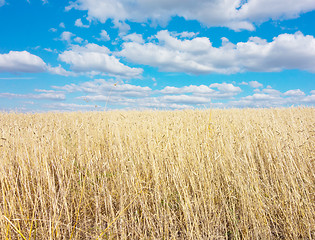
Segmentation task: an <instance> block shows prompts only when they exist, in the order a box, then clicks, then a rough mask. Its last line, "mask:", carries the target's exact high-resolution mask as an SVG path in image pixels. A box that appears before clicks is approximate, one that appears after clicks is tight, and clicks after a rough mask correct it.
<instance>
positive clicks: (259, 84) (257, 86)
mask: <svg viewBox="0 0 315 240" xmlns="http://www.w3.org/2000/svg"><path fill="white" fill-rule="evenodd" d="M248 84H249V86H251V87H252V88H260V87H263V85H262V84H261V83H260V82H257V81H250V82H249V83H248Z"/></svg>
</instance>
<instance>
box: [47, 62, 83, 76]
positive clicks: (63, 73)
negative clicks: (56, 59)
mask: <svg viewBox="0 0 315 240" xmlns="http://www.w3.org/2000/svg"><path fill="white" fill-rule="evenodd" d="M47 70H48V72H50V73H52V74H56V75H61V76H65V77H68V76H76V75H77V74H75V73H73V72H70V71H67V70H65V69H64V68H63V67H61V65H60V64H59V65H58V66H57V67H52V66H50V65H48V66H47Z"/></svg>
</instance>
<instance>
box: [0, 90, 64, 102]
mask: <svg viewBox="0 0 315 240" xmlns="http://www.w3.org/2000/svg"><path fill="white" fill-rule="evenodd" d="M0 98H23V99H39V100H40V99H48V100H65V99H66V96H65V94H63V93H57V92H45V93H40V94H15V93H0Z"/></svg>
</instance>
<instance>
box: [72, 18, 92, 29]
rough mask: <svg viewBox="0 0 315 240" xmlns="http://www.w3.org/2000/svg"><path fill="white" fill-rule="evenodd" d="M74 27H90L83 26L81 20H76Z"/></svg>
mask: <svg viewBox="0 0 315 240" xmlns="http://www.w3.org/2000/svg"><path fill="white" fill-rule="evenodd" d="M74 25H75V26H77V27H83V28H89V27H90V25H84V24H83V23H82V20H81V18H78V19H77V20H75V23H74Z"/></svg>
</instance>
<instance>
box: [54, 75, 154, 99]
mask: <svg viewBox="0 0 315 240" xmlns="http://www.w3.org/2000/svg"><path fill="white" fill-rule="evenodd" d="M53 88H54V89H58V90H63V91H66V92H86V93H89V94H93V95H94V96H93V98H94V97H95V96H98V97H97V98H98V100H101V99H100V98H102V97H101V96H103V98H102V99H103V100H104V99H107V98H108V96H109V95H111V96H112V97H113V96H118V97H121V96H123V97H145V96H148V95H149V93H150V92H151V91H152V89H151V88H149V87H141V86H136V85H131V84H126V83H121V82H114V81H106V80H104V79H96V80H94V81H90V82H84V83H81V84H70V85H65V86H62V87H58V86H53ZM90 97H91V96H90Z"/></svg>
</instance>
